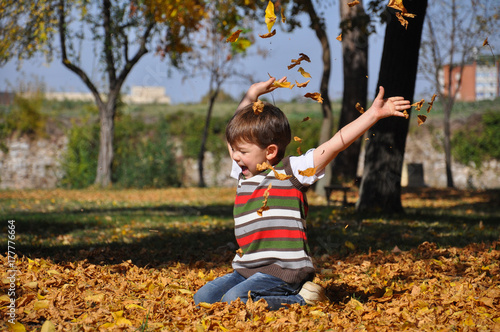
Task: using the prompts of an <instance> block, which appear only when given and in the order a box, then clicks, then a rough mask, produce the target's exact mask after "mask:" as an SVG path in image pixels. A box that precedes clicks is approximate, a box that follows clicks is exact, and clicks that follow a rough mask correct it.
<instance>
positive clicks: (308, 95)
mask: <svg viewBox="0 0 500 332" xmlns="http://www.w3.org/2000/svg"><path fill="white" fill-rule="evenodd" d="M304 97H306V98H311V99H313V100H316V101H317V102H318V103H320V104H323V98H321V93H319V92H314V93H310V92H308V93H306V94H305V95H304Z"/></svg>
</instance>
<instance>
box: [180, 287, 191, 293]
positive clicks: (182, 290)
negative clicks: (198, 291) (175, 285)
mask: <svg viewBox="0 0 500 332" xmlns="http://www.w3.org/2000/svg"><path fill="white" fill-rule="evenodd" d="M178 291H179V292H181V293H182V294H193V292H191V291H190V290H188V289H182V288H181V289H178Z"/></svg>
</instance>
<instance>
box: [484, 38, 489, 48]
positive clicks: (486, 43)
mask: <svg viewBox="0 0 500 332" xmlns="http://www.w3.org/2000/svg"><path fill="white" fill-rule="evenodd" d="M489 44H490V43H488V37H486V39H485V40H484V42H483V46H487V45H489Z"/></svg>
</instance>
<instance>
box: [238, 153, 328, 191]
mask: <svg viewBox="0 0 500 332" xmlns="http://www.w3.org/2000/svg"><path fill="white" fill-rule="evenodd" d="M313 152H314V149H310V150H308V151H307V152H306V153H304V154H302V155H300V156H291V157H290V166H291V168H292V172H293V175H294V176H295V177H296V178H297V180H299V182H300V183H302V184H304V185H312V184H313V183H315V182H316V181H318V180H319V179H321V178H322V177H323V176H325V170H321V171H320V172H318V173H316V174H314V175H313V176H303V175H300V174H299V171H304V170H306V169H308V168H314V153H313ZM236 166H238V165H236Z"/></svg>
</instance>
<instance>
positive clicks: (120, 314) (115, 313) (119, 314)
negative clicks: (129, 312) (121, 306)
mask: <svg viewBox="0 0 500 332" xmlns="http://www.w3.org/2000/svg"><path fill="white" fill-rule="evenodd" d="M111 316H113V319H114V320H117V319H118V318H120V317H122V316H123V310H119V311H115V312H112V313H111Z"/></svg>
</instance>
